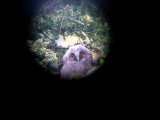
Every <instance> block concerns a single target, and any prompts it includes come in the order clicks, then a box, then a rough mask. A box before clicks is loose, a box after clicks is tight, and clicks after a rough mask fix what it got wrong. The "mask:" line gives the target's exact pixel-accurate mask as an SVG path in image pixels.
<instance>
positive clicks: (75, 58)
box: [70, 53, 78, 61]
mask: <svg viewBox="0 0 160 120" xmlns="http://www.w3.org/2000/svg"><path fill="white" fill-rule="evenodd" d="M70 60H71V61H78V60H77V57H76V55H75V54H74V53H71V54H70Z"/></svg>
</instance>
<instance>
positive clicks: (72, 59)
mask: <svg viewBox="0 0 160 120" xmlns="http://www.w3.org/2000/svg"><path fill="white" fill-rule="evenodd" d="M62 59H63V64H64V65H63V67H62V69H61V78H62V79H72V78H74V76H84V75H85V74H86V73H87V72H88V71H89V70H90V69H91V68H92V52H91V51H90V50H89V49H87V48H86V47H84V46H82V45H76V46H73V47H70V48H69V49H68V51H67V52H66V53H65V55H64V56H63V58H62Z"/></svg>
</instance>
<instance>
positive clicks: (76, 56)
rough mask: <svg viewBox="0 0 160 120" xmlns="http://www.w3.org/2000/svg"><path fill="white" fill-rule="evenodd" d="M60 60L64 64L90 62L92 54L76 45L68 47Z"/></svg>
mask: <svg viewBox="0 0 160 120" xmlns="http://www.w3.org/2000/svg"><path fill="white" fill-rule="evenodd" d="M62 59H63V63H64V64H67V63H70V62H83V61H86V60H92V52H91V51H90V50H89V49H87V48H86V47H84V46H82V45H76V46H73V47H70V48H69V49H68V51H67V52H66V53H65V55H64V56H63V58H62Z"/></svg>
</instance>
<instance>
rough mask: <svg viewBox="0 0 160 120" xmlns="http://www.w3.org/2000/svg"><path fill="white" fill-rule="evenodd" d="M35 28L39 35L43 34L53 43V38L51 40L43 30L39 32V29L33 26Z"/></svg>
mask: <svg viewBox="0 0 160 120" xmlns="http://www.w3.org/2000/svg"><path fill="white" fill-rule="evenodd" d="M33 28H34V29H35V30H36V31H37V32H39V33H41V34H43V35H44V36H45V37H46V38H48V39H49V40H51V41H52V39H51V38H49V37H48V36H47V35H46V34H44V33H43V32H41V30H39V29H38V28H36V27H34V26H33Z"/></svg>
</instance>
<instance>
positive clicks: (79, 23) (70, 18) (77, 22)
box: [67, 17, 85, 25]
mask: <svg viewBox="0 0 160 120" xmlns="http://www.w3.org/2000/svg"><path fill="white" fill-rule="evenodd" d="M67 18H69V19H70V20H73V21H75V22H77V23H79V24H81V25H85V24H84V23H83V22H81V21H78V20H74V19H73V18H71V17H67Z"/></svg>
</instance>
